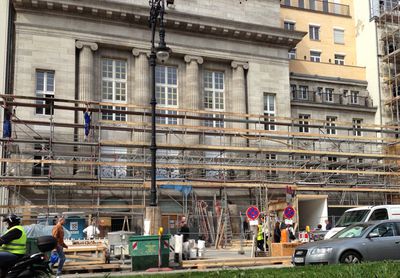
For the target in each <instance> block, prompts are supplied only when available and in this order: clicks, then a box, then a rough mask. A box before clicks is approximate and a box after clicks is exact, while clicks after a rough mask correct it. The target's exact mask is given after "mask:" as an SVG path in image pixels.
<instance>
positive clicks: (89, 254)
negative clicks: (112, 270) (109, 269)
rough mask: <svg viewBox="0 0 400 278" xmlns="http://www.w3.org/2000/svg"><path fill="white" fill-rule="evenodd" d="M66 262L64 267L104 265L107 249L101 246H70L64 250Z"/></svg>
mask: <svg viewBox="0 0 400 278" xmlns="http://www.w3.org/2000/svg"><path fill="white" fill-rule="evenodd" d="M64 253H65V257H66V258H67V261H66V262H65V265H71V266H72V265H75V266H78V265H79V266H83V265H96V264H97V265H98V264H105V263H106V258H107V247H106V246H104V245H103V246H102V245H72V246H68V248H65V249H64Z"/></svg>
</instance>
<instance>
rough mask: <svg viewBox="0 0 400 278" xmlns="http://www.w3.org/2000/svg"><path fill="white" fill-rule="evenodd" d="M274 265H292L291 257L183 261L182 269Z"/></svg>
mask: <svg viewBox="0 0 400 278" xmlns="http://www.w3.org/2000/svg"><path fill="white" fill-rule="evenodd" d="M272 264H283V265H290V264H291V257H290V256H282V257H258V258H235V259H207V260H193V261H183V262H182V267H183V268H197V269H206V268H213V267H224V266H258V265H272Z"/></svg>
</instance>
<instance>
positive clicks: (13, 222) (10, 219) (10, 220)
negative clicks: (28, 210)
mask: <svg viewBox="0 0 400 278" xmlns="http://www.w3.org/2000/svg"><path fill="white" fill-rule="evenodd" d="M3 222H7V223H8V224H11V225H18V224H20V223H21V218H19V217H18V216H16V215H15V214H10V215H9V216H7V217H4V219H3Z"/></svg>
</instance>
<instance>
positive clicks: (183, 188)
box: [160, 184, 192, 196]
mask: <svg viewBox="0 0 400 278" xmlns="http://www.w3.org/2000/svg"><path fill="white" fill-rule="evenodd" d="M160 188H163V189H173V190H177V191H180V192H182V193H183V194H185V196H188V195H189V194H190V192H192V187H191V186H183V185H174V184H165V185H160Z"/></svg>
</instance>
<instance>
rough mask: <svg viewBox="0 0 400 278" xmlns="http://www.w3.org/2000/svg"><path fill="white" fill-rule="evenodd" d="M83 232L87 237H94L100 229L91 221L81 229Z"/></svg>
mask: <svg viewBox="0 0 400 278" xmlns="http://www.w3.org/2000/svg"><path fill="white" fill-rule="evenodd" d="M83 233H85V234H86V238H87V239H94V238H95V237H96V236H97V235H99V234H100V230H99V229H98V228H97V227H96V223H95V221H92V224H90V225H89V226H87V227H86V228H85V229H83Z"/></svg>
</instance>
